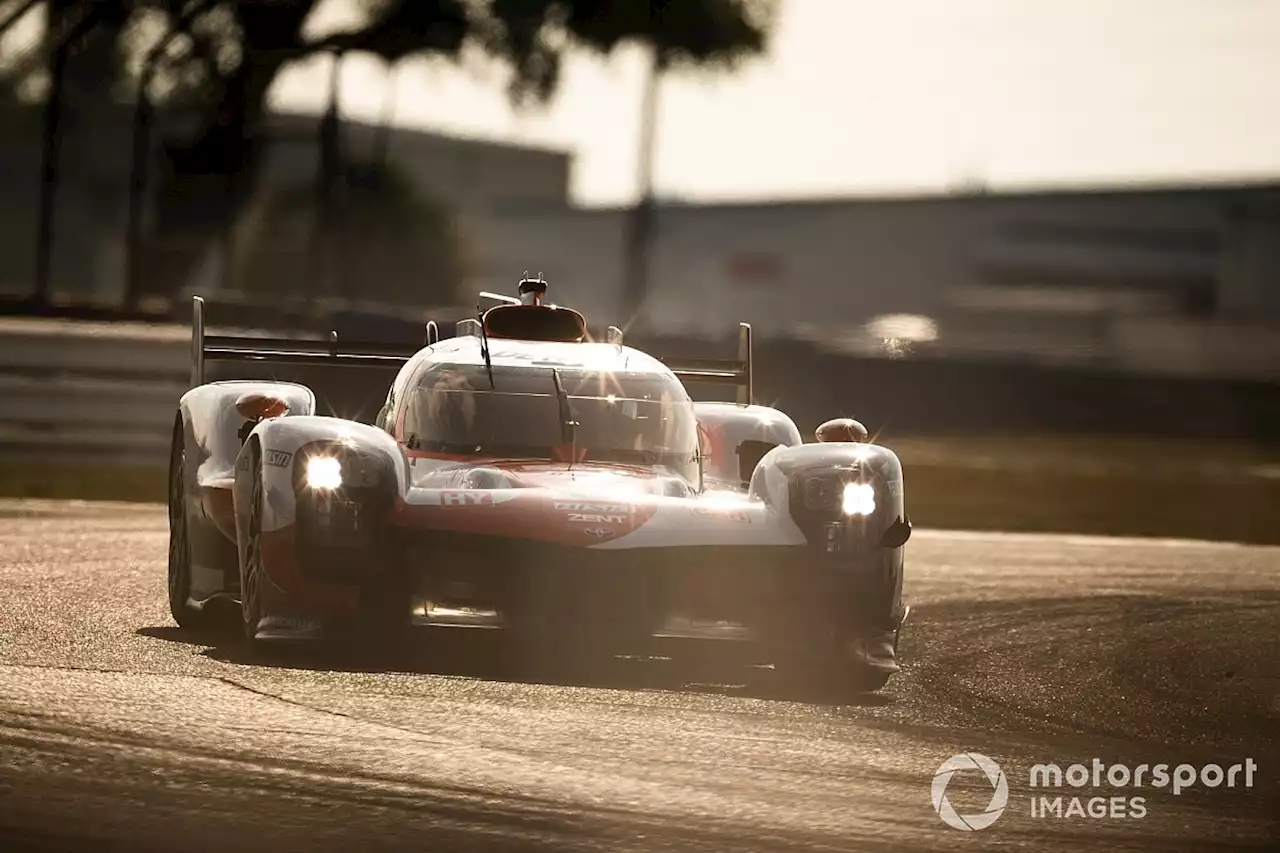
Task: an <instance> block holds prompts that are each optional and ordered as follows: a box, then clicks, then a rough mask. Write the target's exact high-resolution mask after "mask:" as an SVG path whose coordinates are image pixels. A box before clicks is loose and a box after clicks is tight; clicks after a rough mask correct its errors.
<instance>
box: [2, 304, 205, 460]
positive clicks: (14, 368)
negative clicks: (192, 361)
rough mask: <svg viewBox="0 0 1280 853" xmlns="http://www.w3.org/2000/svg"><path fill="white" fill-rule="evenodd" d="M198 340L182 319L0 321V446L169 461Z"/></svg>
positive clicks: (46, 455) (50, 455) (34, 454)
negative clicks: (156, 322) (146, 322)
mask: <svg viewBox="0 0 1280 853" xmlns="http://www.w3.org/2000/svg"><path fill="white" fill-rule="evenodd" d="M190 339H191V338H190V331H189V330H187V329H184V328H182V327H180V326H142V325H140V324H123V325H117V324H97V323H71V322H67V321H54V320H48V321H46V320H24V321H0V455H4V456H7V457H11V458H12V457H23V458H27V459H35V460H39V461H41V462H50V463H54V462H59V461H63V462H74V463H80V462H83V461H84V460H86V459H93V460H94V461H95V463H98V462H101V463H104V464H107V463H121V464H137V463H139V462H146V463H155V464H157V465H161V466H163V465H164V464H165V460H166V459H167V458H168V457H167V452H166V448H167V447H168V442H169V435H170V430H171V429H172V424H173V413H174V409H175V406H176V404H177V401H178V398H179V397H181V396H182V394H183V392H185V391H186V389H187V387H188V377H189V367H188V359H189V357H190V356H189V353H190V349H191V345H190Z"/></svg>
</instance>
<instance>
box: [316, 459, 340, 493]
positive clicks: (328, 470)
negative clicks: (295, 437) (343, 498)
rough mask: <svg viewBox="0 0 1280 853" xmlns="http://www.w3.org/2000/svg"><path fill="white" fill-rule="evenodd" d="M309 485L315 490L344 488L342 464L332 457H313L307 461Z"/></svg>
mask: <svg viewBox="0 0 1280 853" xmlns="http://www.w3.org/2000/svg"><path fill="white" fill-rule="evenodd" d="M307 485H308V486H310V487H311V488H313V489H336V488H339V487H341V486H342V463H341V462H339V461H338V460H337V459H334V458H333V457H332V456H313V457H312V458H311V459H310V460H308V461H307Z"/></svg>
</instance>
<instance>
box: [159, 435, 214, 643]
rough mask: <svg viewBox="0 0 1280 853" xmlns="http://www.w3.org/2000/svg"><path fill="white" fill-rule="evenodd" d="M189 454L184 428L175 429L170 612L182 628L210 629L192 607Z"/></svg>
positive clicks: (171, 454) (171, 472) (171, 473)
mask: <svg viewBox="0 0 1280 853" xmlns="http://www.w3.org/2000/svg"><path fill="white" fill-rule="evenodd" d="M186 467H187V452H186V442H185V440H184V437H183V434H182V429H181V427H180V426H179V427H178V428H176V429H175V430H174V435H173V444H172V446H171V448H170V451H169V578H168V581H169V583H168V586H169V613H170V615H172V616H173V621H174V622H177V623H178V626H179V627H180V628H186V629H190V630H200V629H203V628H205V627H207V623H208V619H207V618H206V617H205V614H204V613H202V612H200V611H199V610H196V609H195V608H194V607H191V606H190V604H189V603H188V602H189V601H190V598H191V528H190V524H189V522H188V520H187V475H186Z"/></svg>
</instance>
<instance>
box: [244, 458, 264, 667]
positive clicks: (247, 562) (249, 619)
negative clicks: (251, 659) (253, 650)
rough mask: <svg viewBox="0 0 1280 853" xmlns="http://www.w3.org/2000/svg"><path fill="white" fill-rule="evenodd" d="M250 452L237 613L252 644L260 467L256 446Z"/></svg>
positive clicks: (257, 604) (257, 609)
mask: <svg viewBox="0 0 1280 853" xmlns="http://www.w3.org/2000/svg"><path fill="white" fill-rule="evenodd" d="M250 452H251V454H252V455H251V458H250V466H251V470H252V472H253V473H252V477H253V490H252V495H251V497H250V499H249V523H248V529H247V531H246V533H245V546H244V558H243V560H242V561H241V568H240V615H241V619H242V621H243V623H244V637H245V640H246V641H248V642H249V644H250V645H255V644H256V643H257V635H258V623H259V622H261V621H262V583H263V578H262V471H261V468H260V467H259V461H258V451H257V448H256V447H255V448H254V449H253V450H252V451H250Z"/></svg>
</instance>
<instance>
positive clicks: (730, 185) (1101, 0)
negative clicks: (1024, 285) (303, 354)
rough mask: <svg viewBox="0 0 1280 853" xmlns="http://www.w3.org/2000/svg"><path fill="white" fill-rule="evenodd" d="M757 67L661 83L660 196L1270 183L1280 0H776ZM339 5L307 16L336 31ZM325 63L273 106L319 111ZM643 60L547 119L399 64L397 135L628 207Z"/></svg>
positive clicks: (569, 84) (575, 82)
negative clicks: (495, 144) (560, 154)
mask: <svg viewBox="0 0 1280 853" xmlns="http://www.w3.org/2000/svg"><path fill="white" fill-rule="evenodd" d="M781 6H782V11H781V15H780V18H779V20H778V25H777V29H776V31H775V34H774V40H773V44H772V47H771V50H770V52H769V54H768V56H766V57H764V58H762V59H759V60H756V61H754V62H752V63H750V64H748V65H746V66H744V67H743V68H742V69H741V70H740V71H739V72H737V73H736V74H732V75H723V76H706V75H703V76H671V77H669V78H668V79H667V80H666V82H665V83H664V85H663V90H662V108H661V117H660V126H659V133H658V142H657V153H656V165H655V169H656V179H655V180H656V184H657V188H658V191H659V194H661V195H663V196H668V197H681V198H691V199H692V198H698V199H710V198H743V197H751V198H759V197H767V196H806V195H818V196H833V195H847V194H858V193H876V194H880V193H894V192H919V191H932V190H940V189H945V188H948V187H952V186H954V185H956V184H959V183H969V182H972V181H974V180H977V179H981V180H983V181H986V182H987V183H989V184H990V185H991V186H993V187H1000V186H1013V185H1028V184H1032V185H1062V184H1079V183H1086V184H1110V183H1116V182H1119V181H1126V180H1144V181H1163V180H1179V179H1182V180H1186V179H1192V178H1194V179H1196V180H1205V181H1212V180H1229V179H1233V178H1242V179H1244V178H1260V177H1266V176H1273V177H1275V176H1280V101H1277V99H1276V97H1275V92H1276V84H1277V81H1280V0H898V2H893V3H886V2H883V0H782V2H781ZM349 8H350V7H349V0H329V5H328V7H327V8H326V9H322V10H321V11H322V12H324V13H326V14H324V15H323V16H321V17H322V19H320V20H317V21H315V22H313V23H314V25H315V27H316V28H317V29H325V28H328V27H330V26H334V25H336V24H339V23H341V19H342V18H343V17H344V15H345V14H346V13H347V10H348V9H349ZM325 62H327V60H319V62H318V64H317V63H312V64H311V66H310V67H309V68H305V69H304V68H299V69H298V70H297V71H295V72H294V73H291V74H289V75H287V77H286V78H285V79H282V80H281V81H280V84H279V86H278V87H277V98H278V103H279V104H281V105H282V106H286V107H288V108H290V109H310V108H316V107H318V105H319V104H320V103H321V102H322V100H323V97H324V93H325V91H326V86H325V79H326V76H325V71H324V68H323V67H321V66H322V65H323V64H324V63H325ZM642 69H643V57H642V56H640V55H639V54H638V53H636V52H635V51H630V52H622V53H618V54H616V55H615V56H614V57H613V58H612V59H611V60H608V61H606V60H600V59H594V58H590V57H585V56H584V57H577V58H575V59H574V60H573V61H572V62H570V63H569V65H568V67H567V68H566V69H565V75H564V80H563V85H562V88H561V91H560V93H559V95H558V96H557V98H556V99H555V100H554V102H553V103H552V104H550V105H549V106H548V107H547V108H545V109H544V110H539V111H534V112H528V113H525V114H523V115H521V114H516V113H514V112H513V111H512V110H511V109H510V108H509V107H508V105H507V102H506V100H505V95H504V92H503V86H502V74H501V72H500V71H499V70H497V69H495V68H493V67H488V68H486V67H484V66H483V63H471V64H470V67H468V68H463V69H458V68H456V67H450V66H447V65H444V64H434V65H433V64H430V63H428V62H425V61H415V62H411V63H405V64H404V65H403V66H402V67H401V69H400V71H399V72H398V75H397V78H398V85H397V88H396V91H397V97H396V98H395V114H396V120H397V122H398V123H401V124H405V125H409V126H419V127H426V128H433V129H437V130H441V131H447V132H454V133H460V134H464V135H472V136H479V137H486V138H496V139H502V140H512V141H519V140H525V141H529V142H532V143H536V144H540V145H551V146H554V147H559V148H565V149H569V150H571V151H573V152H574V153H575V154H576V155H577V157H576V163H575V168H574V175H573V193H574V196H575V198H576V199H577V200H578V201H580V202H582V203H585V204H609V203H618V202H625V201H628V200H630V199H631V198H632V197H633V195H634V191H635V176H634V164H635V160H636V147H637V124H638V114H639V99H640V90H641V80H642ZM387 79H388V78H387V74H386V72H385V70H384V69H383V67H382V66H381V65H380V64H379V63H377V62H376V61H373V60H366V59H363V58H359V57H353V58H351V59H349V60H348V62H347V67H346V68H345V71H344V79H343V88H342V101H343V106H344V111H346V113H347V114H348V115H352V116H356V115H359V116H362V117H367V118H377V117H378V116H379V115H380V114H381V110H382V107H383V102H384V92H385V91H386V89H385V83H386V80H387Z"/></svg>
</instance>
